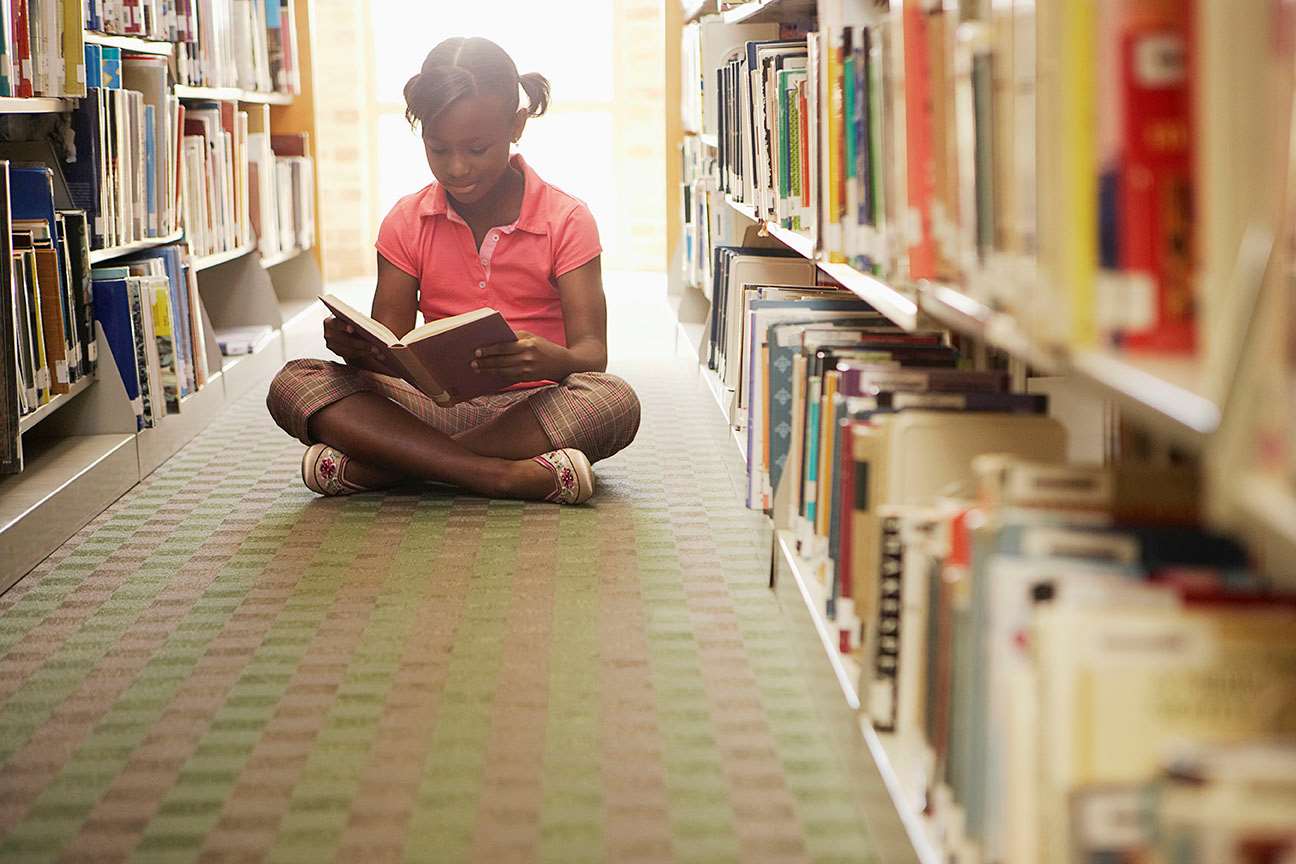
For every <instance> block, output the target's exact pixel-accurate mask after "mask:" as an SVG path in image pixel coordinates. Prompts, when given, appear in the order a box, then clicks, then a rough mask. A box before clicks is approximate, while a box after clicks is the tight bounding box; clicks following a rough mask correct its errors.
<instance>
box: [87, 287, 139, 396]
mask: <svg viewBox="0 0 1296 864" xmlns="http://www.w3.org/2000/svg"><path fill="white" fill-rule="evenodd" d="M99 272H100V271H95V276H94V280H93V284H92V288H93V292H94V315H95V320H96V321H98V322H99V326H100V327H101V328H102V329H103V334H104V340H105V341H106V342H107V343H108V350H109V352H110V353H111V354H112V357H113V360H114V361H115V362H116V363H117V372H118V373H119V374H120V375H121V381H122V386H123V387H125V388H126V398H127V399H129V400H130V403H131V408H132V410H134V412H135V416H136V418H137V422H139V419H140V418H141V417H142V416H143V413H144V405H143V401H142V400H141V399H140V386H139V382H140V369H139V365H138V364H137V362H136V356H135V326H134V324H133V323H132V315H131V307H130V294H129V292H128V290H127V287H126V280H125V279H124V278H123V279H108V278H100V277H99V275H98V274H99Z"/></svg>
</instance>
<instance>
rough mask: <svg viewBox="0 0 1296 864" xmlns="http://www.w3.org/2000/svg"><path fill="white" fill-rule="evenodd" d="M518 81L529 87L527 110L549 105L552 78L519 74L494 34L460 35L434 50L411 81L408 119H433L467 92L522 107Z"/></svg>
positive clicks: (532, 111)
mask: <svg viewBox="0 0 1296 864" xmlns="http://www.w3.org/2000/svg"><path fill="white" fill-rule="evenodd" d="M518 85H521V87H522V89H523V90H524V91H526V95H527V113H528V114H529V115H530V116H532V117H539V116H540V115H541V114H543V113H544V112H545V109H547V108H548V107H549V80H548V79H547V78H545V77H544V76H543V75H540V74H539V73H536V72H529V73H527V74H526V75H518V71H517V65H516V64H515V63H514V62H513V58H512V57H510V56H509V55H508V53H507V52H506V51H505V50H504V49H503V48H501V47H500V46H498V45H496V44H495V43H494V42H492V41H490V40H489V39H482V38H480V37H476V36H474V37H464V36H456V37H454V38H452V39H447V40H445V41H444V42H442V43H441V44H440V45H438V46H436V47H435V48H433V49H432V50H431V51H429V52H428V55H427V58H426V59H425V60H424V61H423V67H422V68H421V69H420V70H419V73H418V74H417V75H415V76H414V77H413V78H411V79H409V81H408V82H406V84H405V119H407V120H409V123H410V125H411V126H413V125H414V124H415V123H421V124H422V125H423V128H424V129H426V128H427V125H428V124H429V123H430V122H431V121H432V120H434V119H435V118H436V116H437V115H438V114H440V113H441V112H442V111H444V110H445V109H446V108H447V107H449V106H450V104H451V103H452V102H454V101H455V100H456V99H459V98H460V97H463V96H470V95H478V94H482V95H487V94H489V95H493V96H498V97H500V98H502V99H503V100H504V104H505V107H506V108H508V112H509V114H513V113H514V112H516V111H517V109H518V101H519V100H518Z"/></svg>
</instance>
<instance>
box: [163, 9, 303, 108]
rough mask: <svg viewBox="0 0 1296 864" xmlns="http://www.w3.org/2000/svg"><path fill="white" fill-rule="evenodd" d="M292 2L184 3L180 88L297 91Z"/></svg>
mask: <svg viewBox="0 0 1296 864" xmlns="http://www.w3.org/2000/svg"><path fill="white" fill-rule="evenodd" d="M295 5H296V3H295V0H270V2H266V3H262V2H260V0H183V2H182V3H181V6H182V7H184V9H183V14H181V15H180V16H179V19H180V20H181V21H182V22H183V23H182V26H181V28H180V32H179V33H178V36H177V38H176V40H175V41H177V42H179V45H178V46H177V47H178V50H177V57H176V61H177V62H176V70H177V76H178V78H179V80H180V83H182V84H188V85H192V86H196V87H238V88H242V89H244V90H251V91H257V92H262V93H271V92H275V93H300V92H301V72H300V67H299V64H298V53H297V30H296V12H295V9H294V7H295Z"/></svg>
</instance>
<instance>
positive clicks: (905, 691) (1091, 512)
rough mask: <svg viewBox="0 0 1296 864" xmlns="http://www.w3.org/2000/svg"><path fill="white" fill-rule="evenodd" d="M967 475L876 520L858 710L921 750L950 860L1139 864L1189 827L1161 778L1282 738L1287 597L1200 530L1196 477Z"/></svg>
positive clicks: (1075, 470) (1017, 463) (1014, 468)
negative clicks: (967, 486)
mask: <svg viewBox="0 0 1296 864" xmlns="http://www.w3.org/2000/svg"><path fill="white" fill-rule="evenodd" d="M874 467H876V463H875V464H874ZM972 470H973V473H974V474H975V480H976V484H975V488H974V489H973V490H972V491H971V492H970V493H969V494H965V495H932V496H928V497H927V498H926V499H925V500H923V501H921V502H916V503H911V504H892V505H886V506H880V507H878V508H875V509H876V521H877V522H878V529H879V532H878V539H877V544H876V546H875V547H874V550H873V551H874V557H873V558H872V559H871V563H869V565H868V567H867V568H866V569H864V570H860V571H857V572H856V573H855V575H856V576H857V577H860V576H862V577H863V578H862V579H860V580H859V581H858V582H857V585H856V588H857V591H863V592H867V596H865V594H864V593H860V594H857V597H858V598H859V600H858V602H857V604H856V610H857V611H858V612H860V615H859V626H860V628H861V630H862V637H861V643H862V646H863V647H862V649H861V651H860V654H859V657H858V660H859V668H860V670H861V680H860V685H859V687H860V689H859V692H860V697H861V703H862V704H863V706H864V708H865V710H866V712H867V714H868V716H869V717H870V719H871V720H872V722H873V723H874V725H875V727H876V728H878V729H879V730H882V731H886V732H890V733H892V734H893V735H894V738H895V741H896V749H897V750H898V751H903V752H907V753H911V754H920V755H919V757H918V759H917V763H918V764H919V765H921V766H922V770H923V772H924V776H925V780H926V789H925V794H926V796H927V800H928V801H929V802H930V803H929V808H928V814H929V819H930V823H931V826H932V830H933V832H934V834H935V835H936V836H937V837H938V838H939V840H940V842H941V845H942V846H943V847H944V848H948V849H963V850H969V849H976V850H979V853H980V854H981V855H982V856H983V860H997V861H1005V862H1034V861H1074V860H1109V859H1113V860H1114V859H1119V860H1146V859H1147V857H1148V856H1149V855H1151V854H1152V853H1153V851H1154V849H1155V847H1156V846H1157V844H1158V842H1161V841H1162V836H1161V835H1162V829H1160V828H1159V827H1158V823H1159V821H1161V820H1165V821H1174V820H1177V819H1182V818H1183V816H1184V813H1183V811H1182V810H1180V811H1179V814H1178V815H1175V811H1176V810H1179V808H1178V807H1177V806H1171V807H1169V808H1168V809H1167V808H1165V804H1166V803H1167V802H1166V801H1164V800H1158V796H1157V795H1156V794H1155V793H1156V788H1157V785H1158V784H1159V783H1160V784H1171V785H1173V784H1174V782H1175V780H1176V775H1175V774H1174V773H1170V774H1166V773H1165V772H1166V770H1167V766H1171V765H1174V764H1175V763H1176V762H1177V761H1179V760H1181V759H1183V758H1185V754H1191V753H1193V751H1194V750H1195V749H1196V748H1202V747H1206V748H1211V747H1217V746H1224V745H1241V744H1251V745H1259V746H1260V747H1261V749H1263V746H1264V745H1265V744H1266V743H1267V742H1269V741H1270V740H1273V739H1281V738H1287V737H1289V736H1290V729H1291V727H1290V722H1289V717H1288V708H1286V707H1282V706H1290V705H1291V704H1292V700H1293V699H1294V698H1296V672H1294V671H1293V670H1294V669H1296V665H1293V661H1296V645H1294V644H1293V643H1292V641H1291V640H1290V639H1289V638H1287V636H1286V635H1285V634H1290V632H1291V628H1292V627H1293V626H1294V625H1296V602H1293V599H1292V598H1290V597H1285V596H1282V595H1278V594H1275V593H1274V592H1273V591H1272V590H1271V589H1270V587H1269V586H1268V585H1267V584H1266V583H1265V582H1264V581H1262V580H1261V579H1259V578H1258V577H1256V576H1255V575H1253V574H1252V573H1251V572H1250V571H1249V570H1248V569H1247V560H1246V557H1245V555H1244V554H1243V552H1242V550H1241V549H1240V548H1239V547H1238V546H1237V545H1236V544H1234V543H1232V542H1230V541H1229V540H1227V539H1224V538H1221V537H1217V536H1213V535H1211V534H1209V533H1206V532H1203V531H1202V530H1201V529H1200V528H1198V527H1197V517H1198V514H1197V512H1196V506H1197V501H1198V497H1199V494H1200V490H1198V489H1197V488H1196V484H1195V481H1194V479H1193V477H1192V475H1191V474H1183V473H1180V472H1175V471H1168V470H1162V469H1145V468H1144V469H1130V468H1120V469H1102V468H1097V467H1077V466H1068V465H1064V464H1061V463H1055V462H1042V461H1034V460H1025V459H1020V458H1017V457H1010V456H1004V455H993V456H982V457H979V458H977V459H976V460H974V463H973V468H972ZM865 601H867V602H865ZM1180 779H1183V778H1182V777H1180ZM1271 804H1272V805H1273V808H1274V812H1281V813H1283V814H1284V815H1283V818H1285V819H1286V820H1287V822H1286V824H1287V828H1288V829H1290V828H1291V825H1292V824H1296V823H1293V822H1292V821H1291V819H1292V816H1293V815H1294V814H1296V810H1294V809H1293V807H1292V804H1291V801H1290V800H1289V801H1286V802H1278V801H1273V800H1272V799H1271ZM1203 815H1205V814H1202V813H1200V812H1198V813H1196V814H1194V817H1195V818H1199V819H1200V818H1202V817H1203ZM1219 815H1220V818H1221V823H1223V821H1224V820H1226V819H1242V820H1245V819H1246V818H1247V817H1248V814H1247V813H1245V812H1242V811H1233V812H1231V813H1229V814H1227V815H1226V814H1223V813H1221V814H1219ZM1257 815H1260V814H1257ZM1262 818H1263V817H1262ZM1270 821H1271V823H1272V821H1273V820H1272V815H1270ZM1275 839H1277V838H1275ZM1292 841H1293V833H1292V832H1291V831H1290V830H1287V831H1286V836H1285V838H1284V839H1283V842H1284V843H1286V844H1288V845H1287V846H1286V847H1285V848H1288V849H1290V848H1291V847H1290V844H1291V843H1292ZM1166 860H1178V859H1177V858H1170V859H1166ZM1190 860H1197V859H1190ZM1201 860H1235V859H1233V858H1231V857H1216V856H1215V855H1213V854H1212V855H1207V856H1206V858H1203V859H1201Z"/></svg>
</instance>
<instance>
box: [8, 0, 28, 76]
mask: <svg viewBox="0 0 1296 864" xmlns="http://www.w3.org/2000/svg"><path fill="white" fill-rule="evenodd" d="M10 9H11V10H12V12H13V16H12V17H11V19H10V20H11V22H12V23H13V46H14V57H13V65H14V95H15V96H22V97H27V96H31V95H32V93H33V92H34V91H33V89H32V74H31V38H30V36H29V35H28V32H27V0H10Z"/></svg>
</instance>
